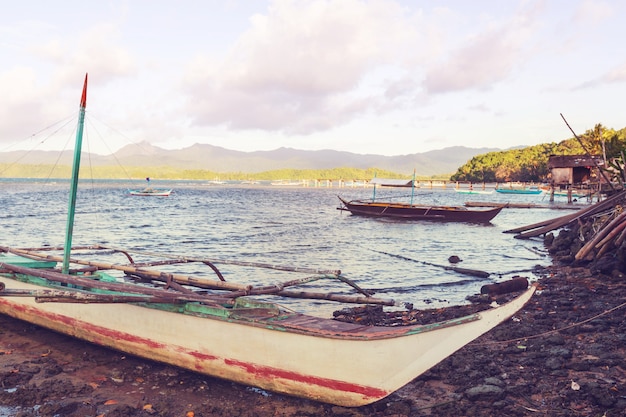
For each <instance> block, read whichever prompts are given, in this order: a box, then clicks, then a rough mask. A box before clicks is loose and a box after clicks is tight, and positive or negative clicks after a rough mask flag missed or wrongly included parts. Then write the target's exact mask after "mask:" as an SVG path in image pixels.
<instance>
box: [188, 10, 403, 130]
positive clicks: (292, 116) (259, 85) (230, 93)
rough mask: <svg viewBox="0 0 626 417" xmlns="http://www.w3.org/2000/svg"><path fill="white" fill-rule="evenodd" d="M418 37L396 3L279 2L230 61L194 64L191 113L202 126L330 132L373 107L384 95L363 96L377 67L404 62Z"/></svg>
mask: <svg viewBox="0 0 626 417" xmlns="http://www.w3.org/2000/svg"><path fill="white" fill-rule="evenodd" d="M414 36H415V34H414V28H413V26H412V25H411V24H409V16H407V14H406V11H405V10H404V9H402V8H400V6H398V5H397V4H396V3H394V2H388V1H382V0H379V1H370V2H363V1H357V0H338V1H324V2H319V1H291V0H280V1H275V2H273V3H272V4H271V6H270V7H269V9H268V11H267V13H266V14H264V15H259V14H257V15H255V16H253V17H252V18H251V19H250V27H249V29H248V30H247V31H246V32H245V33H244V34H243V35H241V37H240V38H239V39H238V42H237V43H236V44H235V45H234V47H233V48H232V50H231V51H230V54H229V55H228V56H227V57H226V58H225V59H223V60H221V61H215V60H213V59H209V58H207V57H199V58H198V59H197V60H196V61H195V62H194V63H193V64H192V65H191V67H190V69H189V71H188V73H187V76H186V80H185V84H186V87H187V91H188V93H189V102H188V106H187V111H188V112H189V114H191V115H192V118H193V123H194V124H196V125H215V124H223V125H226V126H228V127H229V128H232V129H263V130H271V131H282V132H285V133H289V134H308V133H312V132H315V131H320V130H326V129H330V128H332V127H333V126H337V125H341V124H344V123H346V122H347V121H349V120H351V118H353V117H354V116H355V115H358V114H362V113H363V112H366V111H368V110H370V109H372V108H373V107H375V103H376V101H377V100H379V98H378V96H379V92H373V91H369V92H367V93H363V92H357V89H358V88H360V87H363V82H364V80H365V79H366V78H367V77H368V75H369V74H371V73H372V71H375V69H376V68H380V67H383V66H384V65H385V64H387V63H390V62H394V63H395V62H397V61H398V60H400V59H401V57H402V51H405V50H406V49H405V48H406V46H407V44H408V43H410V42H411V40H412V39H413V38H414ZM374 88H376V87H374Z"/></svg>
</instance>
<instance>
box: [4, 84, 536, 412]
mask: <svg viewBox="0 0 626 417" xmlns="http://www.w3.org/2000/svg"><path fill="white" fill-rule="evenodd" d="M86 88H87V79H85V85H84V87H83V96H82V99H81V106H80V117H79V129H78V133H77V140H76V142H77V146H76V148H77V150H76V152H77V153H78V155H80V141H81V138H80V137H79V136H82V123H83V121H84V111H85V105H86ZM79 163H80V157H79V156H78V157H76V158H75V163H74V169H75V170H76V171H75V172H76V175H73V179H72V183H73V185H72V189H71V192H70V204H69V214H68V226H67V233H66V239H65V240H66V241H65V245H64V246H63V247H62V248H61V247H59V248H51V247H46V248H35V249H17V248H12V247H7V246H0V313H2V314H6V315H9V316H12V317H15V318H17V319H20V320H25V321H28V322H30V323H34V324H36V325H40V326H43V327H46V328H49V329H52V330H55V331H58V332H61V333H65V334H67V335H70V336H74V337H77V338H80V339H83V340H86V341H89V342H93V343H96V344H99V345H103V346H107V347H110V348H113V349H116V350H119V351H122V352H126V353H129V354H133V355H137V356H140V357H144V358H147V359H151V360H156V361H161V362H164V363H168V364H171V365H175V366H178V367H181V368H185V369H189V370H192V371H196V372H199V373H203V374H206V375H211V376H215V377H219V378H224V379H228V380H232V381H235V382H239V383H243V384H247V385H251V386H255V387H259V388H262V389H266V390H269V391H273V392H279V393H285V394H289V395H294V396H299V397H303V398H309V399H313V400H318V401H323V402H327V403H331V404H337V405H341V406H361V405H365V404H369V403H372V402H374V401H377V400H380V399H382V398H385V397H386V396H388V395H389V394H391V393H392V392H394V391H396V390H397V389H399V388H400V387H402V386H403V385H405V384H407V383H408V382H410V381H411V380H412V379H414V378H416V377H417V376H419V375H420V374H422V373H423V372H425V371H426V370H428V369H429V368H431V367H432V366H434V365H436V364H437V363H439V362H441V361H442V360H443V359H445V358H446V357H448V356H450V355H451V354H452V353H454V352H455V351H457V350H458V349H460V348H461V347H463V346H464V345H466V344H467V343H469V342H471V341H472V340H474V339H476V338H477V337H479V336H480V335H482V334H484V333H485V332H487V331H489V330H490V329H492V328H493V327H495V326H497V325H498V324H500V323H502V322H503V321H505V320H507V319H508V318H510V317H511V316H512V315H514V314H515V313H516V312H517V311H519V310H520V309H521V308H522V307H523V306H524V304H525V303H526V302H527V301H528V300H529V299H530V298H531V297H532V295H533V293H534V291H535V286H531V287H529V288H527V289H526V290H525V291H523V292H522V293H521V294H520V295H518V296H517V297H516V298H514V299H513V300H512V301H510V302H508V303H506V304H503V305H501V306H498V307H495V308H491V309H489V310H485V311H481V312H479V313H475V314H469V315H466V316H464V317H459V318H456V319H451V320H446V321H441V322H438V323H433V324H423V325H411V326H398V327H384V326H365V325H361V324H355V323H345V322H341V321H337V320H332V319H326V318H319V317H314V316H310V315H305V314H300V313H296V312H294V311H291V310H289V309H286V308H284V307H281V306H280V305H278V304H275V303H271V302H267V301H265V300H261V301H259V300H253V299H252V297H254V296H260V297H264V298H269V297H273V296H281V297H299V298H313V299H324V300H331V301H338V302H351V303H357V304H380V305H395V302H394V301H393V300H385V299H379V298H375V297H372V296H371V295H370V294H369V293H368V292H367V291H364V290H362V289H361V288H360V287H359V286H358V285H356V284H354V283H353V282H351V281H349V280H347V279H346V278H345V277H343V276H342V274H341V271H337V270H319V269H309V268H300V267H298V268H294V267H288V266H281V265H269V264H259V263H251V262H237V261H232V260H220V259H208V258H191V257H178V256H167V255H162V254H156V253H150V252H145V251H143V252H142V251H134V252H130V251H126V250H122V249H118V248H113V247H106V246H101V245H90V246H81V247H79V246H74V247H72V245H71V240H72V239H71V236H72V224H73V210H74V208H73V206H74V204H75V198H76V194H75V192H76V188H75V187H76V184H77V177H78V176H77V168H78V165H79ZM136 259H137V260H139V259H141V261H140V262H138V261H136ZM199 263H201V264H205V265H207V266H208V267H209V269H210V271H209V272H210V274H211V275H215V276H217V279H212V278H208V277H207V276H205V275H203V274H199V273H197V271H196V270H197V268H196V265H197V264H199ZM59 264H61V265H60V267H59ZM218 264H224V265H237V266H242V267H246V268H252V267H257V268H269V269H273V270H276V271H285V272H293V273H302V274H306V275H305V276H304V277H302V278H298V279H293V280H289V281H285V282H282V283H279V284H275V285H265V286H261V285H257V286H255V285H248V284H240V283H236V282H229V281H226V280H225V278H224V276H223V274H222V273H221V272H220V270H219V269H218V268H217V266H216V265H218ZM185 265H191V266H193V267H194V274H184V273H181V272H180V271H181V270H183V269H184V267H185ZM157 266H158V267H161V268H163V269H164V271H158V270H156V269H155V268H156V267H157ZM319 279H332V280H334V281H341V282H344V283H346V284H349V285H350V289H351V292H350V293H342V294H328V293H316V292H303V291H297V290H295V289H293V287H296V286H300V285H304V284H306V283H309V282H313V281H316V280H319ZM355 292H356V294H355ZM357 358H358V360H357Z"/></svg>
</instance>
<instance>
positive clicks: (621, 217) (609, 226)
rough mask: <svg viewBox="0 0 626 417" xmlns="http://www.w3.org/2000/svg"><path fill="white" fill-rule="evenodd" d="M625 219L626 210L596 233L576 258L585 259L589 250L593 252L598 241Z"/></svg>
mask: <svg viewBox="0 0 626 417" xmlns="http://www.w3.org/2000/svg"><path fill="white" fill-rule="evenodd" d="M624 219H626V212H623V213H622V214H620V215H619V216H617V217H616V218H614V219H613V220H611V221H610V222H609V223H608V224H605V225H604V226H603V227H602V228H601V229H600V230H599V231H598V232H597V233H596V235H595V236H594V237H593V239H591V240H590V241H588V242H587V243H585V244H584V245H583V247H582V248H580V249H579V250H578V252H577V253H576V255H575V256H574V258H575V259H576V260H581V259H584V258H585V257H586V256H587V255H588V254H589V252H591V250H592V249H593V248H594V247H595V246H596V245H597V244H598V242H600V241H601V240H602V239H603V238H604V237H605V236H606V235H607V234H608V233H609V232H610V231H611V230H613V227H614V226H615V225H616V224H618V223H620V222H621V221H623V220H624Z"/></svg>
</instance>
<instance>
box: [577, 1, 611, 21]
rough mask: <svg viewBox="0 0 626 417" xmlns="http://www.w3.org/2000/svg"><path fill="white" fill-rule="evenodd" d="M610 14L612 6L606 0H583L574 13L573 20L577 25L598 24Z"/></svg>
mask: <svg viewBox="0 0 626 417" xmlns="http://www.w3.org/2000/svg"><path fill="white" fill-rule="evenodd" d="M612 15H613V7H612V6H611V5H610V4H609V3H607V2H606V1H598V0H584V1H582V2H581V3H580V4H579V6H578V8H577V9H576V12H575V13H574V22H575V23H576V24H578V25H580V24H584V25H598V24H600V23H602V22H603V21H605V20H606V19H608V18H610V17H612Z"/></svg>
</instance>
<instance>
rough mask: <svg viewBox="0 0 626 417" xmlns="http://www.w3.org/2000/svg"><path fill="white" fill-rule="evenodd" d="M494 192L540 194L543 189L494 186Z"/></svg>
mask: <svg viewBox="0 0 626 417" xmlns="http://www.w3.org/2000/svg"><path fill="white" fill-rule="evenodd" d="M496 192H498V193H503V194H541V193H543V190H542V189H541V188H538V187H526V188H496Z"/></svg>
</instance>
